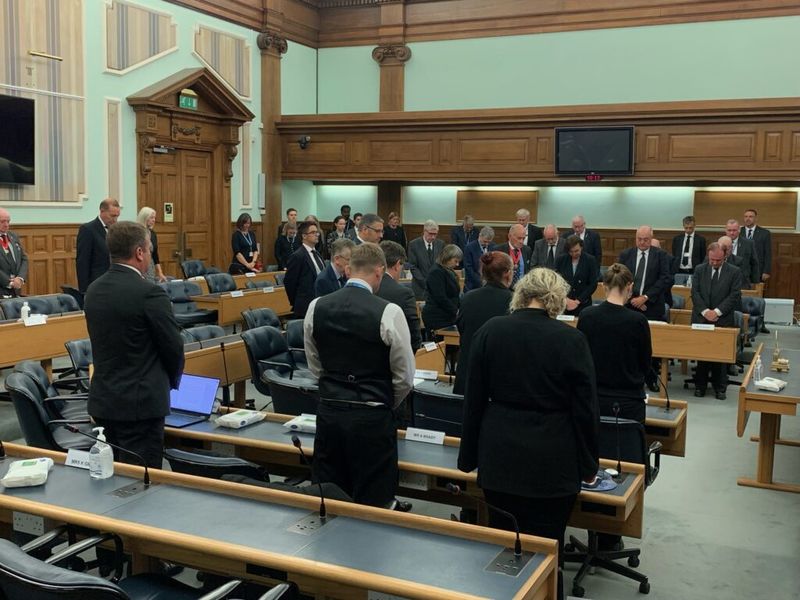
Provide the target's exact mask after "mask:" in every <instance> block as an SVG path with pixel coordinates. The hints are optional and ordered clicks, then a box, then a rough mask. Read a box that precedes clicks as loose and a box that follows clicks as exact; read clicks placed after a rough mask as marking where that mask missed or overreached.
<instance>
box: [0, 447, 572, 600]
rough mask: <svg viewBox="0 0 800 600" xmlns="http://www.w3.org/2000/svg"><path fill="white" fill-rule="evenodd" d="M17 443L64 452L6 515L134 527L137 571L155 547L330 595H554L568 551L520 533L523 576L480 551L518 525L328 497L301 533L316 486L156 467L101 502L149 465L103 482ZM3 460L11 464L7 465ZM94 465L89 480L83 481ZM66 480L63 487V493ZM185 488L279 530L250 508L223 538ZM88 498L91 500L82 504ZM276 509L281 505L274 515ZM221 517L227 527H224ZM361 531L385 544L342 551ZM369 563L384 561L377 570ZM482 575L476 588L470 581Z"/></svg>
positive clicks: (127, 535)
mask: <svg viewBox="0 0 800 600" xmlns="http://www.w3.org/2000/svg"><path fill="white" fill-rule="evenodd" d="M6 450H7V451H8V453H9V455H10V457H12V458H24V457H35V456H49V457H51V458H52V459H53V460H54V461H55V462H56V464H57V466H56V467H55V469H54V471H53V472H52V473H51V478H50V481H48V483H46V484H45V485H44V486H39V487H35V488H17V489H3V490H0V522H3V523H4V524H5V527H4V529H5V531H4V533H5V534H6V535H8V534H9V532H10V531H9V530H10V523H11V522H12V520H13V512H14V511H21V512H25V513H29V514H34V515H39V516H43V517H45V518H47V519H52V520H53V521H55V522H58V523H64V522H66V523H70V524H75V525H79V526H84V527H89V528H92V529H99V530H102V531H111V532H114V533H117V534H119V535H120V536H121V537H122V538H123V542H124V544H125V547H126V550H127V551H128V552H130V553H131V554H132V556H133V564H134V569H135V570H136V571H140V570H143V569H144V568H146V567H150V566H152V565H153V562H154V559H155V558H160V559H169V560H173V561H175V562H178V563H180V564H186V565H189V566H191V567H194V568H197V569H200V570H204V571H210V572H214V573H219V574H221V575H226V576H229V577H236V578H241V579H248V580H253V581H260V582H265V583H275V581H274V580H273V579H270V577H274V576H276V575H278V576H279V577H280V576H281V575H280V574H283V575H282V576H283V577H285V578H286V579H287V580H290V581H295V582H296V583H298V585H299V586H300V588H301V590H302V592H303V593H305V594H309V595H311V596H313V597H316V598H320V599H321V598H326V599H327V598H341V599H344V600H351V599H352V600H356V599H358V600H363V599H364V598H365V597H366V595H367V592H368V590H375V591H378V592H382V593H385V594H395V595H398V596H399V595H402V597H404V598H419V599H440V598H441V599H453V600H455V599H474V598H478V597H491V596H492V593H491V592H488V590H490V589H494V588H495V587H496V588H499V589H503V590H504V592H503V594H504V595H505V596H507V597H513V598H515V599H520V600H555V596H556V566H557V560H556V543H555V541H553V540H547V539H544V538H538V537H533V536H528V535H522V536H521V541H522V546H523V549H525V550H528V551H531V552H535V553H537V554H536V555H535V556H534V559H533V560H532V562H531V563H530V564H529V566H528V567H526V569H525V570H524V571H523V576H522V577H520V578H519V580H516V579H515V578H513V577H507V576H504V575H498V574H494V573H486V572H484V571H483V570H482V569H481V568H480V567H479V566H478V565H476V564H474V562H472V561H475V559H476V558H477V560H478V562H480V563H483V564H488V563H489V562H491V560H492V559H493V557H494V555H495V554H496V553H497V552H499V551H500V550H501V549H502V548H503V547H507V546H512V545H513V541H514V534H513V533H510V532H505V531H500V530H495V529H487V528H484V527H479V526H474V525H468V524H463V523H455V522H450V521H445V520H443V519H435V518H431V517H423V516H419V515H410V514H402V513H398V512H396V511H387V510H383V509H377V508H372V507H367V506H362V505H357V504H353V503H346V502H337V501H334V500H328V501H327V502H326V505H327V508H328V514H329V517H331V516H332V515H335V516H337V517H339V518H337V519H336V520H330V521H329V523H328V525H327V526H326V527H324V528H322V529H320V530H318V531H317V532H316V533H314V534H312V535H309V536H301V535H297V537H294V534H292V533H291V532H287V531H285V530H284V529H283V527H284V525H285V523H283V521H285V520H286V519H287V518H288V519H289V520H290V521H292V522H294V520H296V518H297V517H299V516H303V515H304V514H308V513H310V514H313V513H315V512H316V511H317V510H318V507H319V500H318V499H317V498H313V497H309V496H303V495H299V494H293V493H289V492H283V491H277V490H269V489H264V488H260V487H254V486H249V485H242V484H237V483H230V482H225V481H219V480H211V479H207V478H201V477H194V476H191V475H183V474H179V473H172V472H168V471H161V470H159V469H151V470H150V472H151V478H152V481H153V483H154V484H157V485H153V486H151V487H150V489H148V490H146V491H144V492H141V493H139V494H137V495H135V496H131V497H128V498H124V499H121V498H115V497H113V496H111V495H110V494H103V495H102V496H101V497H100V498H101V500H99V501H98V502H96V503H92V502H91V501H90V496H89V494H90V493H91V490H90V488H91V487H97V488H103V489H106V488H116V487H117V486H121V485H125V484H127V483H131V482H133V481H134V480H136V479H140V478H141V477H142V474H143V470H142V469H141V468H140V467H135V466H131V465H123V464H119V463H117V464H115V475H114V477H113V478H112V479H109V480H103V481H100V482H95V481H90V480H89V476H88V473H86V472H85V471H82V470H78V469H73V468H70V467H64V466H62V465H63V462H64V459H65V455H64V454H62V453H57V452H50V451H45V450H41V449H38V448H28V447H26V446H18V445H16V444H7V445H6ZM7 462H10V461H7ZM0 469H2V471H5V467H3V466H0ZM84 477H85V482H86V488H85V489H80V485H77V487H76V484H78V483H79V480H80V479H82V478H84ZM48 486H49V487H48ZM54 486H55V487H54ZM59 486H60V487H59ZM65 486H67V487H69V489H67V487H65ZM62 487H63V488H64V493H63V494H61V495H60V496H59V490H60V489H61V488H62ZM56 488H58V489H56ZM184 497H185V499H184V500H183V502H188V503H191V502H192V499H195V501H199V502H200V503H201V504H202V505H203V507H204V508H208V507H209V506H211V505H210V504H209V503H212V502H213V503H216V505H218V507H219V511H218V513H217V514H215V515H214V517H215V518H216V519H236V516H235V515H234V514H228V513H230V512H231V511H230V510H226V507H227V506H230V505H233V506H231V509H232V510H235V508H236V507H237V506H239V505H241V506H246V507H249V509H248V512H249V513H250V514H251V515H252V514H254V513H255V518H256V519H257V520H258V519H260V521H261V525H260V526H259V529H260V530H261V531H263V530H270V531H271V532H272V533H271V534H270V535H262V534H261V533H258V534H257V535H255V536H253V535H252V533H247V532H248V530H249V531H251V532H252V527H251V526H250V525H249V524H248V523H247V522H246V521H245V522H242V521H241V520H239V521H232V522H231V527H230V528H226V529H225V530H224V535H223V536H222V538H223V539H220V538H213V539H212V538H211V537H209V534H208V530H213V529H215V527H212V526H210V524H209V522H208V521H203V520H197V519H194V518H192V517H191V515H190V513H191V506H188V505H184V504H180V503H181V502H182V500H181V498H184ZM167 498H169V499H171V500H172V501H171V502H169V501H167ZM217 498H218V499H217ZM87 502H88V503H89V504H90V505H91V506H90V507H83V506H82V505H84V506H85V505H86V504H87ZM239 510H242V509H241V507H240V509H239ZM180 511H183V512H182V513H181V512H180ZM173 513H174V517H173V516H172V515H173ZM267 513H269V514H271V515H274V516H273V517H271V518H270V517H267V516H266V515H267ZM258 515H262V516H261V517H259V516H258ZM239 516H240V517H241V516H242V515H241V514H240V515H239ZM169 519H172V520H173V524H172V525H170V526H169V527H167V528H165V527H164V526H163V525H161V526H159V525H154V524H151V523H154V522H158V521H165V520H169ZM248 528H249V529H248ZM216 529H217V531H220V529H219V527H216ZM350 531H354V532H355V531H361V532H362V533H361V536H362V538H363V537H364V532H366V533H370V532H374V533H372V535H375V536H377V537H376V538H375V544H376V545H375V547H374V548H372V549H367V548H361V549H359V548H357V547H350V548H349V551H342V550H344V548H345V546H346V544H347V540H348V539H352V538H351V537H348V536H349V532H350ZM381 532H383V533H381ZM239 540H252V541H239ZM337 540H340V541H338V542H337ZM415 540H417V542H418V543H417V545H416V546H415V547H416V548H417V549H418V551H419V554H420V555H430V558H428V561H434V562H435V561H436V560H439V559H435V558H433V555H431V553H432V552H435V553H438V554H439V555H441V560H446V561H450V563H449V565H448V566H447V567H444V566H443V565H442V566H440V567H438V568H439V569H446V572H437V570H436V568H434V569H430V564H426V562H425V559H421V558H419V557H417V558H416V560H417V561H419V562H415V558H414V555H413V554H411V555H409V552H408V551H409V549H408V547H407V546H408V543H415V542H414V541H415ZM381 542H385V543H381ZM397 543H401V544H405V546H406V548H405V549H404V550H402V552H403V553H404V554H403V556H394V555H393V553H396V552H398V550H395V549H394V547H395V546H396V544H397ZM419 543H422V544H424V545H423V546H419ZM428 544H430V545H428ZM282 546H283V547H289V548H291V549H290V550H289V551H288V552H285V553H284V552H281V551H280V550H277V548H280V547H282ZM326 548H327V550H326ZM337 548H338V550H339V551H338V553H337V552H336V549H337ZM359 550H361V551H359ZM484 555H485V556H486V558H487V559H488V560H487V561H486V562H485V563H484V561H483V560H482V559H481V557H483V556H484ZM459 556H462V557H467V556H468V557H471V558H472V561H466V560H462V561H461V564H459V562H460V561H459V559H458V557H459ZM322 557H327V560H323V558H322ZM359 565H365V566H366V565H373V566H374V567H375V570H371V569H365V568H363V567H359ZM401 575H403V577H401ZM503 577H504V579H498V578H503ZM445 578H447V579H448V580H449V581H453V582H454V583H456V585H457V586H458V587H460V588H461V591H454V590H453V589H445V588H442V587H437V585H436V583H437V580H439V579H445ZM473 586H474V587H473ZM471 587H472V589H470V591H464V590H465V589H468V588H471ZM473 590H483V593H476V592H475V591H473Z"/></svg>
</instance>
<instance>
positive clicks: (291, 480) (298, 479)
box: [281, 475, 308, 486]
mask: <svg viewBox="0 0 800 600" xmlns="http://www.w3.org/2000/svg"><path fill="white" fill-rule="evenodd" d="M307 480H308V477H303V476H302V475H297V476H295V477H287V478H286V479H284V480H283V481H282V482H281V483H285V484H286V485H293V486H298V485H300V484H301V483H303V482H304V481H307Z"/></svg>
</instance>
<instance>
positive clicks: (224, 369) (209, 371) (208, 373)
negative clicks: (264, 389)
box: [183, 336, 251, 407]
mask: <svg viewBox="0 0 800 600" xmlns="http://www.w3.org/2000/svg"><path fill="white" fill-rule="evenodd" d="M231 337H233V336H231ZM214 341H215V340H208V341H207V342H204V343H206V344H207V343H212V342H214ZM183 370H184V372H185V373H190V374H192V375H203V376H205V377H214V378H215V379H219V380H220V385H223V386H227V385H233V389H234V400H233V405H234V406H237V407H244V405H245V387H246V382H247V380H248V379H250V377H251V373H250V363H249V361H248V359H247V350H246V349H245V347H244V342H243V341H242V339H241V338H239V339H238V340H234V341H229V342H226V343H225V349H224V352H223V349H222V346H221V345H219V344H217V345H214V346H211V347H208V348H201V349H199V350H193V351H191V352H187V353H186V364H185V365H184V367H183Z"/></svg>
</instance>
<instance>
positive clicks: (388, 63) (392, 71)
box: [372, 45, 411, 112]
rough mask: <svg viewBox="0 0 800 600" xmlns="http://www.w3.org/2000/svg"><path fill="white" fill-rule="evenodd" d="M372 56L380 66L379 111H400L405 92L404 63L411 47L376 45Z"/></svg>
mask: <svg viewBox="0 0 800 600" xmlns="http://www.w3.org/2000/svg"><path fill="white" fill-rule="evenodd" d="M372 58H373V59H375V61H376V62H377V63H378V64H379V65H380V67H381V95H380V111H381V112H386V111H402V110H403V105H404V94H405V91H404V90H405V87H404V86H405V63H406V61H407V60H408V59H409V58H411V49H410V48H409V47H408V46H405V45H388V46H378V47H377V48H375V49H374V50H373V51H372Z"/></svg>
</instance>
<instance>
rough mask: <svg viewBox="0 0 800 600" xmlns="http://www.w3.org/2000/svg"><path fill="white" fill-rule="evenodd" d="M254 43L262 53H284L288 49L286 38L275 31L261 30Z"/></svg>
mask: <svg viewBox="0 0 800 600" xmlns="http://www.w3.org/2000/svg"><path fill="white" fill-rule="evenodd" d="M256 44H257V45H258V49H259V50H261V52H262V53H272V54H276V55H278V56H280V55H281V54H286V51H287V50H288V49H289V43H288V42H287V41H286V38H285V37H283V36H282V35H281V34H280V33H278V32H277V31H262V32H261V33H259V34H258V37H257V38H256Z"/></svg>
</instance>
